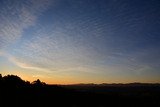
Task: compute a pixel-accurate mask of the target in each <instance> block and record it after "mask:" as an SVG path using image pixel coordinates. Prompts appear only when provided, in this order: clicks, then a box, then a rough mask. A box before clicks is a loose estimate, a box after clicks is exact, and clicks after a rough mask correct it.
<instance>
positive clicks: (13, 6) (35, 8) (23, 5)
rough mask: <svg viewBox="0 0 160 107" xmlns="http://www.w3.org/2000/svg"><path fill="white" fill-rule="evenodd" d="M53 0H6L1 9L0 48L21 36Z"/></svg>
mask: <svg viewBox="0 0 160 107" xmlns="http://www.w3.org/2000/svg"><path fill="white" fill-rule="evenodd" d="M50 2H51V0H34V1H33V0H26V1H18V2H17V1H12V0H4V1H2V4H1V5H4V6H2V7H1V9H0V20H1V24H0V49H2V48H4V47H6V46H8V45H9V44H11V43H14V42H15V41H16V40H17V39H19V38H21V36H22V33H23V30H24V29H26V28H28V27H29V26H33V25H34V24H35V23H36V19H37V17H38V15H40V14H41V13H42V12H43V11H45V10H46V9H47V8H48V6H49V5H50Z"/></svg>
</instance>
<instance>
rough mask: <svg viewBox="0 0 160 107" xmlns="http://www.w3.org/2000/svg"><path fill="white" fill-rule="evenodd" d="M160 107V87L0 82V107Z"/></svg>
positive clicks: (148, 85)
mask: <svg viewBox="0 0 160 107" xmlns="http://www.w3.org/2000/svg"><path fill="white" fill-rule="evenodd" d="M11 81H12V82H11ZM5 106H9V107H24V106H25V107H26V106H27V107H32V106H34V107H39V106H41V107H113V106H116V107H160V84H137V83H134V84H101V85H94V84H86V85H85V84H79V85H65V86H62V85H61V86H57V85H46V84H43V83H40V82H35V83H34V84H30V83H27V82H25V83H23V82H22V83H21V82H18V83H17V82H16V84H15V83H14V82H13V80H9V81H7V82H6V80H5V82H1V83H0V107H5Z"/></svg>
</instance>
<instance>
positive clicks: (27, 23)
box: [0, 0, 160, 84]
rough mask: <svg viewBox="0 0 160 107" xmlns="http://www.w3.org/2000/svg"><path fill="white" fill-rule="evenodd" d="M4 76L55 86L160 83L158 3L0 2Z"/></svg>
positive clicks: (105, 0) (148, 0)
mask: <svg viewBox="0 0 160 107" xmlns="http://www.w3.org/2000/svg"><path fill="white" fill-rule="evenodd" d="M0 73H1V74H2V75H6V74H16V75H19V76H21V77H22V78H23V79H26V80H30V81H33V80H35V79H37V78H39V79H41V80H42V81H44V82H46V83H56V84H72V83H128V82H160V1H159V0H0Z"/></svg>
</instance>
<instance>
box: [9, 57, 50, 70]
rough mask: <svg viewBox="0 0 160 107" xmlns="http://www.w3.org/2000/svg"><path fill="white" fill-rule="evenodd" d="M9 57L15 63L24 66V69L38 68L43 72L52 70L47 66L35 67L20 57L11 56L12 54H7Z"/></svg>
mask: <svg viewBox="0 0 160 107" xmlns="http://www.w3.org/2000/svg"><path fill="white" fill-rule="evenodd" d="M7 58H8V60H9V61H10V62H12V63H14V64H15V65H17V66H18V67H20V68H24V69H31V70H37V71H43V72H48V73H49V72H50V71H49V70H48V69H45V68H40V67H35V66H33V65H30V64H28V63H25V62H22V61H20V60H19V59H17V58H15V57H13V56H11V55H7Z"/></svg>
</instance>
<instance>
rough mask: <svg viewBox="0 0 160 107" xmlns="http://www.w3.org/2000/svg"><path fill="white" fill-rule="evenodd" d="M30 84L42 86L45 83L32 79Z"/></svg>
mask: <svg viewBox="0 0 160 107" xmlns="http://www.w3.org/2000/svg"><path fill="white" fill-rule="evenodd" d="M32 84H33V85H35V86H44V85H46V83H44V82H41V81H40V80H39V79H37V80H35V81H33V82H32Z"/></svg>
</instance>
